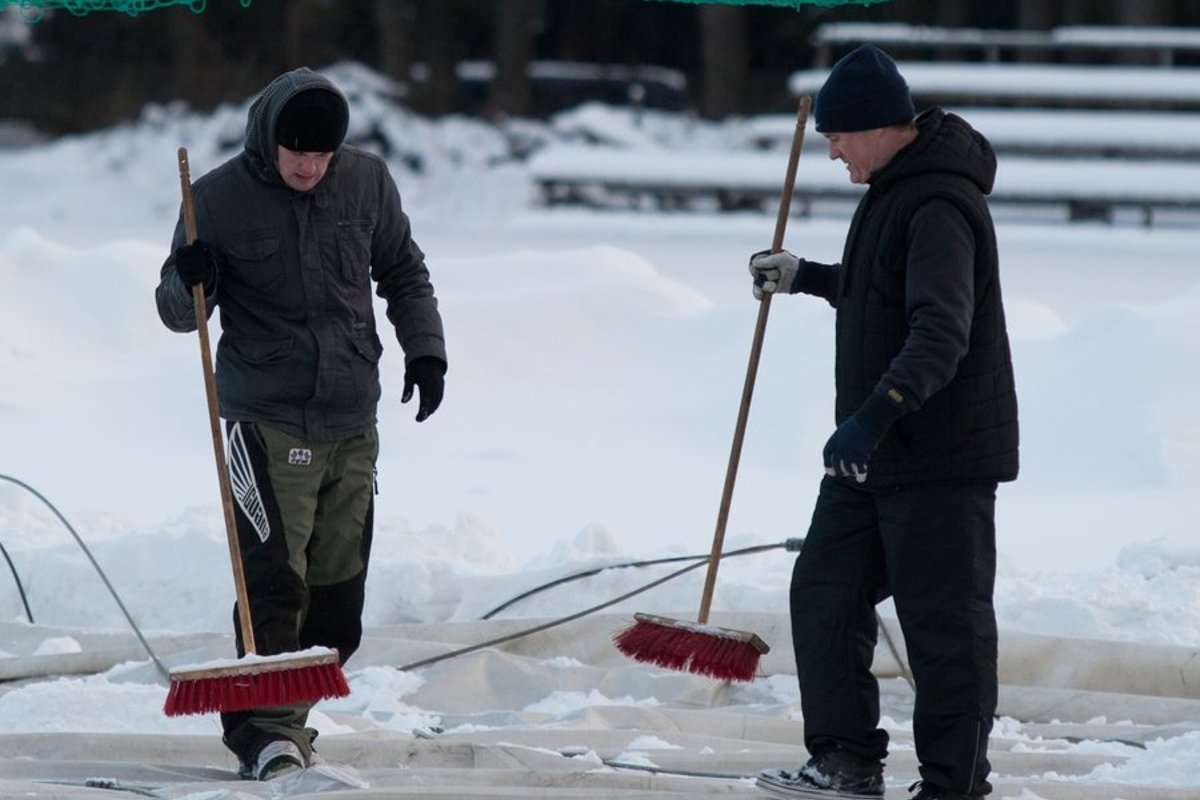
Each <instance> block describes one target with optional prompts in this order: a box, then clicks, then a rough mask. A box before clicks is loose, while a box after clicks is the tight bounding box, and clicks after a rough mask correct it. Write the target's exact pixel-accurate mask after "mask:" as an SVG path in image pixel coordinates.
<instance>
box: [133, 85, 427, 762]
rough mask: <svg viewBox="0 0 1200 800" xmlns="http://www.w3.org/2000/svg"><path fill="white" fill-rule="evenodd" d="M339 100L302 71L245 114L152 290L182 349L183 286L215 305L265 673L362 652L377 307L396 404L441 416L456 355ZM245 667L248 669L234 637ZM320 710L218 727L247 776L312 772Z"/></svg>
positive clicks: (229, 720)
mask: <svg viewBox="0 0 1200 800" xmlns="http://www.w3.org/2000/svg"><path fill="white" fill-rule="evenodd" d="M348 122H349V107H348V104H347V102H346V98H345V97H344V96H343V95H342V93H341V92H340V91H339V90H338V89H337V88H336V87H335V86H334V85H333V84H332V83H331V82H330V81H328V80H327V79H325V78H324V77H322V76H320V75H318V74H317V73H315V72H313V71H311V70H309V69H306V68H301V69H296V70H293V71H291V72H287V73H285V74H283V75H280V76H279V77H278V78H276V79H275V80H273V81H272V82H271V83H270V84H269V85H268V86H267V87H266V88H265V89H264V90H263V92H262V94H261V95H260V96H259V97H258V99H257V100H255V102H254V103H253V104H252V105H251V107H250V112H249V116H248V120H247V123H246V139H245V144H244V148H243V150H242V152H241V153H239V154H238V155H237V156H235V157H233V158H231V159H230V160H228V161H226V162H225V163H224V164H221V165H220V166H218V167H217V168H215V169H214V170H212V171H211V172H209V173H207V174H205V175H203V176H202V177H200V178H199V179H198V180H196V182H195V184H194V187H193V197H194V203H195V210H196V227H197V237H196V241H194V242H192V243H190V244H189V243H188V242H187V241H186V233H185V229H184V225H183V221H182V219H181V220H180V223H179V224H178V225H177V226H176V229H175V237H174V241H173V243H172V254H171V256H170V257H169V258H168V259H167V261H166V263H165V264H164V265H163V267H162V275H161V281H160V283H159V286H158V289H157V291H156V300H157V304H158V312H159V316H160V317H161V318H162V321H163V323H164V324H165V325H166V326H167V327H168V328H170V329H171V330H173V331H178V332H190V331H194V330H195V329H196V321H195V306H194V304H193V301H192V287H193V286H194V285H196V284H202V285H203V286H204V293H205V296H206V299H207V301H208V302H207V308H208V310H209V311H210V312H211V310H212V309H213V308H214V306H219V307H220V324H221V336H220V339H219V342H218V345H217V356H216V380H217V390H218V396H219V401H220V413H221V416H222V417H223V418H224V419H225V424H226V433H227V436H228V444H229V467H230V481H231V483H232V485H233V487H234V495H235V500H236V506H237V511H236V517H237V528H238V538H239V541H240V547H241V555H242V560H243V565H244V569H245V574H246V587H247V595H248V598H249V605H250V616H251V619H252V620H253V626H254V636H255V643H256V650H257V652H258V653H259V654H260V655H271V654H275V653H283V652H293V651H297V650H302V649H305V648H308V647H314V646H324V647H331V648H336V649H337V650H338V652H339V655H340V657H341V660H342V662H343V663H344V662H345V661H346V659H348V658H349V657H350V655H351V654H352V653H353V652H354V651H355V650H356V649H357V648H358V645H359V642H360V640H361V637H362V609H363V594H364V586H365V581H366V574H367V562H368V557H369V554H370V548H371V533H372V521H373V511H374V499H373V495H374V486H375V460H376V456H377V454H378V449H379V439H378V435H377V433H376V407H377V404H378V401H379V397H380V394H381V389H380V381H379V359H380V355H381V353H382V352H383V344H382V342H381V341H380V338H379V335H378V333H377V330H376V322H375V314H374V311H373V306H372V295H371V289H372V281H374V284H375V291H376V292H377V293H378V294H379V296H380V297H382V298H383V299H384V300H385V301H386V305H387V317H388V319H389V321H390V322H391V323H392V325H393V326H394V328H395V330H396V336H397V338H398V340H399V343H400V346H401V348H402V349H403V350H404V358H405V364H406V367H405V377H404V390H403V393H402V396H401V398H400V399H401V402H407V401H408V400H409V399H410V398H411V397H412V395H413V390H414V388H415V389H417V390H418V391H419V398H420V399H419V404H418V405H419V408H418V411H417V415H416V419H417V421H418V422H421V421H423V420H425V419H426V418H427V417H428V416H429V415H430V414H432V413H433V412H434V411H435V410H436V409H437V407H438V404H439V403H440V402H441V399H442V391H443V375H444V373H445V371H446V363H447V362H446V350H445V342H444V338H443V334H442V320H441V316H440V314H439V313H438V308H437V300H436V299H435V298H434V292H433V286H432V284H431V283H430V279H429V271H428V270H427V269H426V267H425V261H424V254H423V253H422V252H421V250H420V248H419V247H417V244H416V242H414V241H413V239H412V235H411V231H410V227H409V220H408V217H407V216H406V215H405V213H404V211H403V210H402V209H401V205H400V194H399V192H398V190H397V188H396V184H395V182H394V181H393V180H392V177H391V175H390V174H389V172H388V168H387V165H386V164H385V163H384V161H383V160H382V159H380V158H378V157H377V156H375V155H372V154H370V153H367V152H364V151H362V150H359V149H357V148H354V147H352V146H349V145H345V144H343V140H344V138H345V135H346V130H347V127H348ZM234 620H235V626H234V627H235V631H237V633H238V641H237V647H238V655H239V656H241V655H243V654H244V652H245V651H244V647H243V643H242V640H241V634H240V630H239V629H238V626H237V625H236V620H237V612H236V610H235V612H234ZM308 711H309V707H308V706H289V707H281V708H260V709H253V710H250V711H243V712H236V713H227V714H222V716H221V722H222V727H223V730H224V742H225V744H226V746H228V747H229V748H230V750H232V751H233V752H234V753H235V754H236V755H237V756H238V759H239V761H240V763H241V771H242V774H243V776H244V777H248V778H257V779H260V780H261V779H265V778H267V777H270V776H272V775H273V774H277V773H278V772H279V771H280V770H283V769H288V768H297V767H303V766H306V765H307V764H308V763H309V762H310V761H311V759H312V757H313V750H312V741H313V739H314V738H315V736H316V731H315V730H312V729H311V728H307V727H306V725H305V723H306V721H307V715H308Z"/></svg>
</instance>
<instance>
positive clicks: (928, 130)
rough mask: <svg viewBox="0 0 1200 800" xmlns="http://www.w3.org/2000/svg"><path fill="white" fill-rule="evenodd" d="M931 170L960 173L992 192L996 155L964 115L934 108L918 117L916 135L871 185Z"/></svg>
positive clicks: (988, 192)
mask: <svg viewBox="0 0 1200 800" xmlns="http://www.w3.org/2000/svg"><path fill="white" fill-rule="evenodd" d="M930 172H940V173H948V174H952V175H961V176H962V177H964V178H967V179H968V180H970V181H971V182H973V183H974V184H975V185H976V186H978V187H979V190H980V191H981V192H983V193H984V194H985V195H986V194H990V193H991V191H992V187H993V186H994V185H995V182H996V154H995V152H994V151H993V150H992V145H991V144H990V143H989V142H988V140H987V139H986V138H985V137H984V135H983V134H981V133H980V132H979V131H977V130H975V129H974V128H972V127H971V126H970V125H969V124H968V123H967V121H966V120H964V119H963V118H962V117H960V116H958V115H957V114H951V113H948V112H946V111H943V110H942V109H940V108H931V109H929V110H928V111H925V112H924V113H922V114H921V115H920V116H919V117H917V138H916V139H914V140H913V141H912V143H910V144H909V145H908V146H907V147H905V148H904V149H903V150H901V151H900V152H899V153H897V154H896V156H895V158H893V159H892V160H891V162H889V163H888V165H887V166H885V167H884V168H883V169H881V170H880V171H879V172H878V173H877V174H876V175H874V176H872V178H871V186H872V188H878V189H886V188H887V187H888V185H889V184H891V183H895V182H898V181H901V180H905V179H907V178H911V177H913V176H915V175H920V174H924V173H930Z"/></svg>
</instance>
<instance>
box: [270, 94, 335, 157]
mask: <svg viewBox="0 0 1200 800" xmlns="http://www.w3.org/2000/svg"><path fill="white" fill-rule="evenodd" d="M349 124H350V112H349V110H348V109H347V108H346V101H345V100H343V99H342V98H341V96H339V95H338V94H337V93H336V92H331V91H329V90H328V89H306V90H304V91H303V92H300V93H298V94H296V95H295V96H294V97H292V99H291V100H288V101H287V103H285V104H284V106H283V108H282V109H280V111H279V116H278V117H277V118H276V120H275V142H276V143H277V144H281V145H283V146H284V147H286V148H287V149H289V150H295V151H296V152H298V153H332V152H333V151H334V150H337V149H338V147H340V146H341V144H342V140H343V139H345V138H346V127H347V126H348V125H349Z"/></svg>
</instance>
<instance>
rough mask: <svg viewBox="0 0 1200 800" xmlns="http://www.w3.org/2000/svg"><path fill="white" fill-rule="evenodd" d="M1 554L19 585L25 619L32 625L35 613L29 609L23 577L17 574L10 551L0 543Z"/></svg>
mask: <svg viewBox="0 0 1200 800" xmlns="http://www.w3.org/2000/svg"><path fill="white" fill-rule="evenodd" d="M0 553H3V554H4V560H5V561H7V562H8V571H9V572H11V573H12V576H13V581H14V582H15V583H16V584H17V594H19V595H21V605H23V606H24V607H25V618H26V619H27V620H29V624H30V625H32V624H33V612H32V611H31V610H30V609H29V598H28V597H26V596H25V587H24V586H22V585H21V575H20V573H18V572H17V567H16V565H15V564H13V560H12V559H11V558H9V557H8V551H7V550H5V549H4V543H3V542H0Z"/></svg>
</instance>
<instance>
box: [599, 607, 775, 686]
mask: <svg viewBox="0 0 1200 800" xmlns="http://www.w3.org/2000/svg"><path fill="white" fill-rule="evenodd" d="M613 644H615V645H616V647H617V649H618V650H620V651H621V652H622V653H624V654H625V655H627V656H629V657H630V658H632V659H634V660H635V661H642V662H645V663H649V664H654V665H656V666H659V667H664V668H666V669H673V670H678V671H683V672H692V673H694V674H697V675H707V676H708V677H710V678H716V679H718V680H730V681H749V680H753V679H754V676H755V675H756V674H758V662H759V658H760V657H761V656H762V654H763V653H766V652H767V651H768V650H769V648H768V647H767V645H766V643H764V642H763V641H762V640H761V639H759V638H758V637H757V636H755V635H754V634H746V633H742V632H741V631H734V630H730V629H728V628H717V627H713V626H709V625H699V624H696V623H691V622H677V621H674V620H670V619H667V618H663V617H650V615H644V614H639V615H637V621H636V622H635V623H634V624H633V625H631V626H629V627H628V628H626V629H625V630H623V631H620V632H618V633H617V634H616V635H615V636H613Z"/></svg>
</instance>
